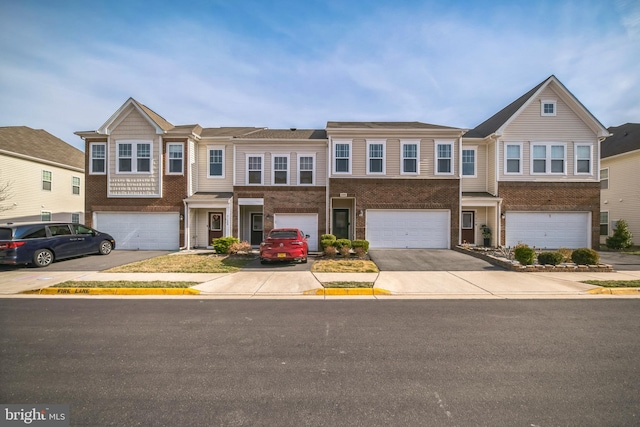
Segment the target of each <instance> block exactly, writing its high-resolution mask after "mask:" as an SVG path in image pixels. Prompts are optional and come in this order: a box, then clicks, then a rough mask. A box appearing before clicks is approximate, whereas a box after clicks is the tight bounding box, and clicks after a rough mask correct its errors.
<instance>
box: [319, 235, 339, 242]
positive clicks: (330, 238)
mask: <svg viewBox="0 0 640 427" xmlns="http://www.w3.org/2000/svg"><path fill="white" fill-rule="evenodd" d="M320 240H331V241H332V242H335V241H336V236H334V235H333V234H321V235H320Z"/></svg>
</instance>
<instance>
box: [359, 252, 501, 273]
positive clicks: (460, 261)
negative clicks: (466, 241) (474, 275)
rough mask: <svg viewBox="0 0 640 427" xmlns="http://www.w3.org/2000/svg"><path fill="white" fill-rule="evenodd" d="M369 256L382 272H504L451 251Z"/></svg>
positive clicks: (476, 259)
mask: <svg viewBox="0 0 640 427" xmlns="http://www.w3.org/2000/svg"><path fill="white" fill-rule="evenodd" d="M369 256H370V257H371V259H372V260H373V262H375V263H376V264H377V265H378V268H379V269H380V271H485V270H490V271H503V269H502V268H500V267H496V266H494V265H492V264H489V263H488V262H486V261H483V260H481V259H478V258H474V257H472V256H469V255H465V254H462V253H460V252H455V251H452V250H449V249H371V250H369Z"/></svg>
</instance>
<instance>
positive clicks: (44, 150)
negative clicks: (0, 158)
mask: <svg viewBox="0 0 640 427" xmlns="http://www.w3.org/2000/svg"><path fill="white" fill-rule="evenodd" d="M0 150H5V151H9V152H12V153H16V154H21V155H24V156H29V157H33V158H36V159H41V160H45V161H49V162H54V163H59V164H61V165H67V166H72V167H75V168H80V169H82V170H84V153H83V152H82V151H80V150H78V149H77V148H75V147H73V146H71V145H69V144H67V143H66V142H64V141H63V140H61V139H60V138H57V137H55V136H53V135H51V134H50V133H49V132H47V131H45V130H42V129H31V128H30V127H27V126H8V127H0Z"/></svg>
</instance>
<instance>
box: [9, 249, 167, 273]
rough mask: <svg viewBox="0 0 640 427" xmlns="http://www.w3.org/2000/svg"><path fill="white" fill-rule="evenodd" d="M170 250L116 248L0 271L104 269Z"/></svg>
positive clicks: (163, 253) (162, 253)
mask: <svg viewBox="0 0 640 427" xmlns="http://www.w3.org/2000/svg"><path fill="white" fill-rule="evenodd" d="M169 253H171V252H170V251H125V250H114V251H112V252H111V253H110V254H109V255H85V256H80V257H75V258H69V259H64V260H60V261H55V262H53V263H52V264H51V265H49V266H48V267H43V268H37V267H33V266H8V265H0V271H15V270H17V269H25V268H29V269H34V270H37V271H102V270H107V269H109V268H113V267H119V266H121V265H125V264H130V263H132V262H136V261H142V260H145V259H149V258H154V257H157V256H160V255H167V254H169Z"/></svg>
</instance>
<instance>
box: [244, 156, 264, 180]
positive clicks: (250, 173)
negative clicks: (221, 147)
mask: <svg viewBox="0 0 640 427" xmlns="http://www.w3.org/2000/svg"><path fill="white" fill-rule="evenodd" d="M263 160H264V156H263V155H261V154H260V155H254V154H249V155H247V184H254V185H257V184H262V176H263V172H264V170H263V168H262V164H263V163H264V162H263Z"/></svg>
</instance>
